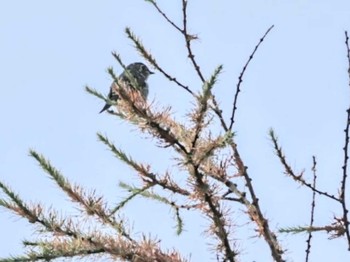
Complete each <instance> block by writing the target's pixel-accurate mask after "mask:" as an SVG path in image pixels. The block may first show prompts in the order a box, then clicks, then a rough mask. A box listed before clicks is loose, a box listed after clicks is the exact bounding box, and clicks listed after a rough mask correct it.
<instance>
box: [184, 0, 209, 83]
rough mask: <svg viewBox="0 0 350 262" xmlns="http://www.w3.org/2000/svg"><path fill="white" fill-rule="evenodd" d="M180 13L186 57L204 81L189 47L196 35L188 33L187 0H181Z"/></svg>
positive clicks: (203, 80)
mask: <svg viewBox="0 0 350 262" xmlns="http://www.w3.org/2000/svg"><path fill="white" fill-rule="evenodd" d="M182 15H183V30H182V33H183V35H184V37H185V41H186V48H187V52H188V57H189V58H190V60H191V62H192V64H193V66H194V68H195V70H196V72H197V74H198V76H199V78H200V79H201V81H202V82H203V83H204V82H205V78H204V76H203V74H202V72H201V70H200V67H199V65H198V64H197V62H196V60H195V59H194V54H193V52H192V48H191V41H192V40H194V39H197V37H196V36H195V35H190V34H188V31H187V0H182Z"/></svg>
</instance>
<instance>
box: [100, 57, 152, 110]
mask: <svg viewBox="0 0 350 262" xmlns="http://www.w3.org/2000/svg"><path fill="white" fill-rule="evenodd" d="M152 74H154V72H152V71H151V70H149V69H148V67H147V66H146V65H145V64H143V63H141V62H136V63H132V64H130V65H128V66H127V67H126V68H125V70H124V72H123V73H121V74H120V76H119V77H118V81H120V82H121V83H122V84H123V86H125V87H127V88H130V89H131V90H132V89H133V90H137V91H139V92H140V93H141V96H142V98H143V99H144V100H145V101H146V99H147V96H148V84H147V82H146V80H147V78H148V77H149V76H150V75H152ZM115 84H116V83H115V82H113V83H112V85H111V87H110V91H109V94H108V99H109V100H112V101H117V100H118V99H119V95H118V94H116V92H115V91H114V86H115ZM110 107H111V105H110V104H108V103H106V104H105V105H104V107H103V108H102V110H101V111H100V114H101V113H102V112H103V111H105V110H107V109H109V108H110Z"/></svg>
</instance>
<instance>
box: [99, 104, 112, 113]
mask: <svg viewBox="0 0 350 262" xmlns="http://www.w3.org/2000/svg"><path fill="white" fill-rule="evenodd" d="M110 107H111V105H109V104H105V106H104V107H103V108H102V110H101V111H100V114H101V113H102V112H103V111H105V110H107V109H108V108H110Z"/></svg>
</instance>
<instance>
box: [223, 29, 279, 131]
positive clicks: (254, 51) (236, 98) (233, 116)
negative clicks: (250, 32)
mask: <svg viewBox="0 0 350 262" xmlns="http://www.w3.org/2000/svg"><path fill="white" fill-rule="evenodd" d="M273 27H274V25H272V26H270V28H269V29H267V31H266V32H265V34H264V35H263V37H262V38H260V40H259V43H258V44H257V45H256V46H255V48H254V50H253V52H252V53H251V55H250V56H249V59H248V61H247V62H246V64H245V65H244V66H243V69H242V71H241V73H240V74H239V77H238V83H237V85H236V93H235V97H234V99H233V106H232V115H231V122H230V126H229V129H230V130H232V126H233V124H234V122H235V113H236V110H237V101H238V94H239V92H240V91H241V89H240V88H241V84H242V82H243V76H244V73H245V71H246V70H247V68H248V65H249V63H250V62H251V61H252V60H253V57H254V55H255V53H256V51H257V50H258V48H259V46H260V45H261V43H262V42H263V41H264V39H265V38H266V36H267V35H268V33H269V32H270V31H271V30H272V28H273Z"/></svg>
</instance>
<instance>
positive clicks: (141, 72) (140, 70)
mask: <svg viewBox="0 0 350 262" xmlns="http://www.w3.org/2000/svg"><path fill="white" fill-rule="evenodd" d="M126 70H128V72H130V74H132V75H133V76H134V77H136V78H137V79H140V78H143V79H144V80H146V79H147V78H148V77H149V75H151V74H154V72H152V71H151V70H149V69H148V67H147V66H146V65H145V64H143V63H140V62H137V63H132V64H130V65H128V66H127V67H126Z"/></svg>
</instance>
